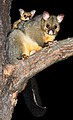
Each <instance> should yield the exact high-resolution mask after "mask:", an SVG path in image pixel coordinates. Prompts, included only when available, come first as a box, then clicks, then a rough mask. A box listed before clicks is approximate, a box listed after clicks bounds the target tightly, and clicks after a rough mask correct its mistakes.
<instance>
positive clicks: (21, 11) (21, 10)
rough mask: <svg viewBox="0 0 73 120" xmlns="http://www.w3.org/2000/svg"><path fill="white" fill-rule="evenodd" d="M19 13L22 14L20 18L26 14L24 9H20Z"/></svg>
mask: <svg viewBox="0 0 73 120" xmlns="http://www.w3.org/2000/svg"><path fill="white" fill-rule="evenodd" d="M19 12H20V16H22V15H23V14H24V12H25V11H24V10H23V9H21V8H20V9H19Z"/></svg>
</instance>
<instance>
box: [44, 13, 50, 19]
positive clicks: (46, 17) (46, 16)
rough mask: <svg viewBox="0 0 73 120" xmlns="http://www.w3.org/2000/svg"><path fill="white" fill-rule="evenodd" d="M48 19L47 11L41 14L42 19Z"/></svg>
mask: <svg viewBox="0 0 73 120" xmlns="http://www.w3.org/2000/svg"><path fill="white" fill-rule="evenodd" d="M49 17H50V14H49V13H48V12H47V11H44V12H43V19H44V20H47V19H48V18H49Z"/></svg>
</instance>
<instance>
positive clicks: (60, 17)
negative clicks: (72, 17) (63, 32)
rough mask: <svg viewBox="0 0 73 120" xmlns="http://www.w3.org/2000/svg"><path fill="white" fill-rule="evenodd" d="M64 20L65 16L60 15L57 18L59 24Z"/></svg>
mask: <svg viewBox="0 0 73 120" xmlns="http://www.w3.org/2000/svg"><path fill="white" fill-rule="evenodd" d="M63 19H64V14H60V15H58V16H57V20H58V22H59V23H60V22H62V20H63Z"/></svg>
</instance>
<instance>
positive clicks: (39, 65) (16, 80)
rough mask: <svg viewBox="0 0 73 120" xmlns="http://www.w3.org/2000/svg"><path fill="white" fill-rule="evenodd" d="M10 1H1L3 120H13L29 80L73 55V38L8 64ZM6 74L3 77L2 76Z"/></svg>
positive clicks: (0, 119)
mask: <svg viewBox="0 0 73 120" xmlns="http://www.w3.org/2000/svg"><path fill="white" fill-rule="evenodd" d="M10 3H11V1H10V0H0V120H10V119H11V117H12V113H13V110H14V107H15V105H16V103H17V95H18V93H19V92H21V91H22V90H23V89H24V88H25V86H26V84H27V81H28V80H29V78H31V77H33V76H34V75H35V74H37V73H38V72H40V71H42V70H43V69H45V68H47V67H49V66H50V65H52V64H54V63H56V62H58V61H60V60H64V59H67V58H68V57H70V56H72V55H73V38H68V39H65V40H62V41H59V42H54V43H53V44H52V45H51V46H50V48H49V47H45V48H43V49H42V50H41V51H38V52H37V53H35V54H34V55H32V56H30V57H29V58H28V59H27V60H25V61H23V60H19V61H18V63H17V64H15V65H11V64H6V63H5V59H6V51H5V49H4V48H5V41H6V36H7V33H8V32H9V29H10V17H9V12H10ZM2 71H3V73H2Z"/></svg>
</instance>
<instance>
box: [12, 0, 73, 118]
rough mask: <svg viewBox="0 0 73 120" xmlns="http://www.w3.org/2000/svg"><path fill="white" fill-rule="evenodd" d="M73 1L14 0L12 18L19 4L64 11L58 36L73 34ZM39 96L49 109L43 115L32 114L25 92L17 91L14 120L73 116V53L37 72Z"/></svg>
mask: <svg viewBox="0 0 73 120" xmlns="http://www.w3.org/2000/svg"><path fill="white" fill-rule="evenodd" d="M72 4H73V3H72V1H71V0H68V1H66V2H65V1H64V0H58V1H57V0H13V2H12V8H11V22H12V24H13V22H15V21H16V20H18V19H19V8H22V9H24V10H25V11H31V10H33V9H35V10H36V11H37V12H36V15H38V14H42V13H43V11H44V10H45V11H48V12H49V13H50V14H54V15H58V14H61V13H63V14H64V15H65V18H64V20H63V22H62V23H61V30H60V32H59V34H58V36H57V37H56V39H57V40H62V39H64V38H68V37H73V6H72ZM36 80H37V83H38V86H39V92H40V96H41V99H42V102H43V106H46V107H47V112H46V114H45V115H44V116H43V117H40V118H36V117H34V116H32V114H31V113H30V111H29V110H28V108H27V106H26V105H25V102H24V98H23V96H22V93H20V94H19V95H18V103H17V106H16V107H15V110H14V113H13V118H12V120H18V119H19V118H20V119H22V120H24V119H25V120H28V119H31V120H42V119H43V120H52V119H58V120H59V119H70V120H73V57H70V58H68V59H66V60H64V61H61V62H58V63H56V64H54V65H52V66H50V67H49V68H47V69H45V70H43V71H42V72H40V73H39V74H37V75H36Z"/></svg>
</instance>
